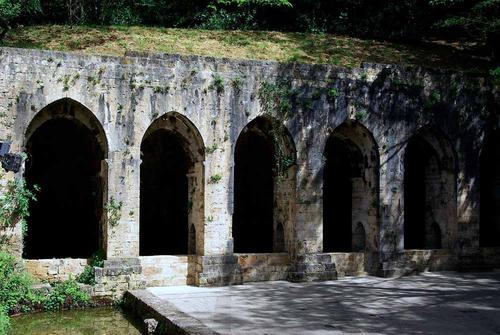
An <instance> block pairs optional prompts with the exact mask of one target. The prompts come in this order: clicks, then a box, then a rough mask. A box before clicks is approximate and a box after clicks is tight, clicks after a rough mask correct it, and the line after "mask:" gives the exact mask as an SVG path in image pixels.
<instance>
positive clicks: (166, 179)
mask: <svg viewBox="0 0 500 335" xmlns="http://www.w3.org/2000/svg"><path fill="white" fill-rule="evenodd" d="M141 159H142V163H141V173H140V178H141V187H140V234H139V235H140V243H139V246H140V248H139V249H140V251H139V253H140V255H141V256H153V255H185V254H190V253H197V254H198V255H201V254H203V250H204V244H203V236H204V182H205V181H204V178H205V177H204V174H205V173H204V161H205V146H204V144H203V138H202V136H201V134H200V132H199V131H198V129H197V128H196V126H195V125H194V124H193V123H192V122H191V121H190V120H189V119H188V118H187V117H186V116H184V115H182V114H179V113H177V112H169V113H166V114H164V115H162V116H161V117H159V118H157V119H156V120H154V121H153V122H152V123H151V125H150V126H149V127H148V129H147V130H146V132H145V134H144V136H143V139H142V142H141ZM193 243H194V245H193Z"/></svg>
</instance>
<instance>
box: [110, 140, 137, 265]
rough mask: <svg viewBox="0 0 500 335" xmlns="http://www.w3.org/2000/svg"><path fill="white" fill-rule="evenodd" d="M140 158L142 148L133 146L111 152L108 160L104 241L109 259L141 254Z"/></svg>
mask: <svg viewBox="0 0 500 335" xmlns="http://www.w3.org/2000/svg"><path fill="white" fill-rule="evenodd" d="M139 157H140V152H139V148H130V149H129V151H128V150H126V151H123V152H122V151H114V152H110V154H109V158H108V159H107V160H106V163H107V169H108V182H107V184H108V192H107V195H106V197H105V199H107V205H106V204H105V213H104V215H105V217H106V220H105V222H106V223H105V228H104V232H105V237H104V242H105V248H106V255H107V258H108V259H110V258H129V257H138V256H139V204H140V198H139V196H140V195H139V192H140V158H139ZM110 207H114V208H116V209H111V208H110ZM113 211H114V213H113ZM112 215H115V218H114V219H113V218H111V216H112Z"/></svg>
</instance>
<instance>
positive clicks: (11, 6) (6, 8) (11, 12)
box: [0, 0, 40, 41]
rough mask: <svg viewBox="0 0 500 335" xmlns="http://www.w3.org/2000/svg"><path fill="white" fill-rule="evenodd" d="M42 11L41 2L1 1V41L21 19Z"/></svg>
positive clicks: (32, 0) (29, 0)
mask: <svg viewBox="0 0 500 335" xmlns="http://www.w3.org/2000/svg"><path fill="white" fill-rule="evenodd" d="M38 11H40V1H39V0H0V41H2V40H3V39H4V37H5V34H7V31H8V30H9V29H10V27H11V25H12V24H14V23H16V22H17V20H19V19H20V18H21V17H23V16H25V15H27V14H32V13H35V12H38Z"/></svg>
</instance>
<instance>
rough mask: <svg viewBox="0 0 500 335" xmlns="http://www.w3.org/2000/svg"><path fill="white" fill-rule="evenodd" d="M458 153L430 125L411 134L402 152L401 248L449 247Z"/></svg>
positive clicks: (453, 223)
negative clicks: (402, 225) (402, 201)
mask: <svg viewBox="0 0 500 335" xmlns="http://www.w3.org/2000/svg"><path fill="white" fill-rule="evenodd" d="M456 171H457V155H456V153H455V150H454V149H453V147H452V145H451V142H450V141H449V140H448V138H447V137H446V136H445V135H444V134H443V133H442V132H441V131H439V130H438V129H436V128H434V127H431V126H424V127H422V128H420V129H419V130H418V131H417V132H416V133H415V134H414V135H413V136H411V137H410V139H409V140H408V142H407V144H406V148H405V154H404V248H405V249H441V248H445V249H449V248H452V247H453V244H454V243H455V241H454V238H455V236H456V229H457V227H456V226H457V225H456V221H457V199H456V198H457V190H456V178H457V177H456Z"/></svg>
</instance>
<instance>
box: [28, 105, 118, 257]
mask: <svg viewBox="0 0 500 335" xmlns="http://www.w3.org/2000/svg"><path fill="white" fill-rule="evenodd" d="M24 145H25V150H26V152H27V156H28V157H27V160H26V164H25V177H26V181H27V184H28V186H30V187H33V185H38V186H39V187H40V192H39V193H38V195H37V198H38V200H37V201H36V202H33V203H31V204H30V213H31V215H30V217H29V218H28V219H27V222H28V233H27V236H26V239H25V242H24V244H25V249H24V256H25V257H26V258H63V257H73V258H88V257H90V256H91V255H92V254H93V253H95V252H97V251H98V250H99V249H104V248H105V238H106V236H105V234H104V231H105V229H104V226H105V225H104V223H105V220H106V215H105V211H104V204H105V202H106V199H107V194H106V192H107V164H106V158H107V157H108V142H107V139H106V134H105V132H104V129H103V127H102V125H101V123H100V122H99V120H98V119H97V118H96V117H95V115H94V114H93V113H92V112H91V111H90V110H89V109H88V108H87V107H85V106H83V105H82V104H81V103H79V102H77V101H75V100H72V99H69V98H64V99H60V100H57V101H55V102H53V103H51V104H49V105H47V106H46V107H44V108H43V109H42V110H41V111H40V112H38V113H37V114H36V115H35V117H34V118H33V120H32V121H31V122H30V124H29V125H28V128H27V130H26V135H25V144H24Z"/></svg>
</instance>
